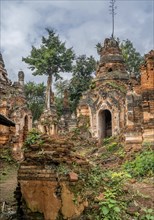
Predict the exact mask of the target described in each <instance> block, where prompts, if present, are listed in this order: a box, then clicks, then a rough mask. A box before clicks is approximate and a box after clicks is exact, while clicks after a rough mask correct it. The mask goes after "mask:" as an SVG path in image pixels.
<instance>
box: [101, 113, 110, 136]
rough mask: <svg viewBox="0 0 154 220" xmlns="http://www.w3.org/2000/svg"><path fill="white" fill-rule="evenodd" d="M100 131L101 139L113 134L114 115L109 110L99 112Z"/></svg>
mask: <svg viewBox="0 0 154 220" xmlns="http://www.w3.org/2000/svg"><path fill="white" fill-rule="evenodd" d="M99 131H100V138H101V139H102V138H106V137H111V136H112V115H111V112H110V111H109V110H103V111H100V113H99Z"/></svg>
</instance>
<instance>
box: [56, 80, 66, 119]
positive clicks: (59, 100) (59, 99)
mask: <svg viewBox="0 0 154 220" xmlns="http://www.w3.org/2000/svg"><path fill="white" fill-rule="evenodd" d="M54 87H55V90H56V93H55V94H56V96H55V106H56V109H57V114H58V116H61V115H62V113H63V98H64V92H65V90H68V88H69V80H58V81H57V82H56V83H55V84H54Z"/></svg>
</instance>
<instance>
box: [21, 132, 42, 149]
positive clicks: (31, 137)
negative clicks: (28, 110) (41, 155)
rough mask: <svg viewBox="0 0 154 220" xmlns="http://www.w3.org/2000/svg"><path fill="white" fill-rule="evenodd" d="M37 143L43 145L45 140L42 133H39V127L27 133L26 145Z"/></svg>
mask: <svg viewBox="0 0 154 220" xmlns="http://www.w3.org/2000/svg"><path fill="white" fill-rule="evenodd" d="M36 143H37V144H38V145H41V144H43V140H41V134H40V133H39V131H38V130H37V129H32V130H31V131H30V132H29V133H28V135H27V138H26V141H25V145H26V146H27V145H28V146H29V145H32V144H36Z"/></svg>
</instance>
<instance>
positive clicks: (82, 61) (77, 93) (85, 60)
mask: <svg viewBox="0 0 154 220" xmlns="http://www.w3.org/2000/svg"><path fill="white" fill-rule="evenodd" d="M95 68H96V61H95V59H94V58H93V57H92V56H90V57H86V55H81V56H79V57H77V59H76V64H75V65H74V66H73V70H72V72H73V76H72V79H71V80H70V85H69V94H70V101H71V103H72V111H74V110H75V109H76V107H77V104H78V102H79V99H80V97H81V95H82V93H83V92H84V91H86V90H88V88H89V86H90V83H91V80H92V78H93V77H92V74H93V73H94V71H95Z"/></svg>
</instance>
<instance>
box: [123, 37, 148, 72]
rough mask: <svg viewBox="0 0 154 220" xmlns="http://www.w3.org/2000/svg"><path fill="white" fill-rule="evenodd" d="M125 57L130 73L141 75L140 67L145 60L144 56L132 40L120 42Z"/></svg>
mask: <svg viewBox="0 0 154 220" xmlns="http://www.w3.org/2000/svg"><path fill="white" fill-rule="evenodd" d="M120 48H121V50H122V55H123V58H124V60H125V62H126V67H127V70H128V72H129V73H134V74H135V75H136V76H137V75H139V67H140V65H141V63H142V62H143V60H144V58H143V57H142V56H141V54H140V53H139V52H137V51H136V49H135V48H134V46H133V43H132V42H131V41H130V40H128V39H127V40H124V41H122V42H121V43H120Z"/></svg>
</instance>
